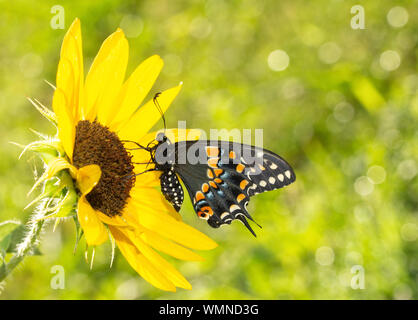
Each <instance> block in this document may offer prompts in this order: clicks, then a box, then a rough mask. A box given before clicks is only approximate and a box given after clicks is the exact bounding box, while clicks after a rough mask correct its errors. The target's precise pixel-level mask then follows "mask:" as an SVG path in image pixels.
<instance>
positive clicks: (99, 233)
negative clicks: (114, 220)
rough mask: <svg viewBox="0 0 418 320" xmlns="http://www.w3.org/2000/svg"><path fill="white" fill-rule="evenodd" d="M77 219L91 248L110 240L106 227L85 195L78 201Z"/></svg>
mask: <svg viewBox="0 0 418 320" xmlns="http://www.w3.org/2000/svg"><path fill="white" fill-rule="evenodd" d="M77 217H78V221H79V222H80V226H81V228H82V229H83V232H84V236H85V237H86V242H87V244H88V245H89V246H98V245H100V244H102V243H103V242H105V241H106V240H107V239H108V234H107V230H106V227H105V226H104V224H103V223H102V222H101V221H100V219H99V218H98V216H97V214H96V210H94V209H93V208H92V207H91V206H90V204H89V203H88V201H87V200H86V197H85V196H84V195H83V196H81V197H80V199H79V200H78V206H77Z"/></svg>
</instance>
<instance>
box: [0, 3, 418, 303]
mask: <svg viewBox="0 0 418 320" xmlns="http://www.w3.org/2000/svg"><path fill="white" fill-rule="evenodd" d="M359 3H360V4H362V5H363V6H364V9H365V23H366V29H364V30H354V29H352V28H351V27H350V20H351V18H352V16H353V15H352V14H351V13H350V9H351V7H352V6H353V5H356V4H359ZM57 4H59V5H61V6H62V7H63V8H64V9H65V29H64V30H61V29H57V30H56V29H53V28H51V27H50V20H51V18H52V17H53V14H51V12H50V11H51V7H52V6H54V5H57ZM395 6H402V7H403V8H404V9H405V10H406V11H407V13H408V15H409V19H408V21H407V23H406V24H405V25H403V26H400V27H396V24H397V23H398V24H403V22H405V18H404V17H403V16H402V14H398V15H396V12H401V13H402V11H399V10H398V11H396V10H395V11H392V14H389V18H388V12H389V11H390V9H391V8H393V7H395ZM75 17H79V18H80V19H81V22H82V32H83V47H84V48H83V49H84V56H85V64H86V67H85V69H86V70H88V66H89V65H90V63H91V61H92V59H93V57H94V55H95V54H96V52H97V50H98V48H99V47H100V45H101V42H102V41H103V40H104V39H105V38H106V37H107V35H109V34H110V33H112V32H113V31H114V30H115V29H116V28H117V27H119V26H121V27H122V28H123V29H124V30H125V32H126V34H127V36H128V40H129V43H130V62H129V66H128V73H130V72H131V71H132V70H133V69H134V68H135V66H136V65H137V64H138V63H139V62H140V61H142V60H143V59H145V58H146V57H148V56H150V55H152V54H155V53H157V54H160V55H161V56H162V57H163V59H164V60H165V67H164V69H163V71H162V74H161V75H160V77H159V79H158V81H157V83H156V85H155V87H154V88H153V91H152V93H151V94H153V93H155V92H158V91H161V90H164V89H167V88H169V87H172V86H174V85H176V84H177V83H178V82H179V81H183V82H184V87H183V90H182V92H181V94H180V95H179V97H178V98H177V99H176V100H175V102H174V104H173V106H172V107H171V109H170V110H169V111H168V112H167V115H166V117H167V121H168V126H169V127H175V126H176V125H177V120H186V121H187V125H188V127H193V128H202V129H205V130H209V129H210V128H219V129H221V128H226V129H233V128H251V129H256V128H262V129H263V130H264V146H265V147H266V148H268V149H271V150H273V151H275V152H277V153H278V154H280V155H282V156H283V157H285V158H286V159H287V160H288V161H289V162H290V163H291V164H292V165H293V167H294V168H295V171H296V175H297V181H296V183H294V184H293V185H291V186H289V187H287V188H285V189H282V190H279V191H274V192H269V193H265V194H262V195H259V196H257V197H255V198H253V199H252V200H251V203H250V206H249V211H250V212H251V213H252V214H253V216H254V218H255V219H256V220H257V222H258V223H260V224H261V225H262V226H263V228H262V229H261V230H260V229H257V227H255V230H256V232H257V234H258V237H257V238H254V237H252V236H251V235H250V234H249V233H248V231H247V230H245V228H244V227H243V226H242V225H240V224H239V223H233V224H232V225H231V226H230V227H226V228H221V229H219V230H212V229H211V228H209V227H208V226H207V224H206V223H205V222H204V221H202V220H200V219H197V218H196V216H195V213H194V212H193V210H192V207H191V205H190V202H189V201H188V200H187V201H186V204H185V206H184V208H183V209H182V211H181V214H182V216H183V217H184V220H185V221H186V222H188V223H189V224H191V225H192V226H194V227H196V228H197V229H199V230H201V231H203V232H205V233H206V234H208V235H210V236H211V237H212V238H213V239H215V240H216V241H217V242H218V243H219V247H218V248H217V249H215V250H213V251H210V252H202V255H203V256H204V257H205V259H206V260H205V261H204V262H187V263H184V262H181V261H174V260H170V261H173V263H174V265H175V266H176V267H177V268H178V269H179V270H180V271H181V272H182V273H183V274H184V275H185V276H186V277H187V278H188V279H189V280H190V282H191V284H192V285H193V290H192V291H186V290H182V289H179V290H178V291H177V292H176V293H166V292H162V291H159V290H158V289H155V288H153V287H152V286H151V285H149V284H148V283H147V282H145V281H144V280H143V279H142V278H140V277H139V276H137V274H136V273H135V272H134V271H133V270H132V269H131V268H130V267H129V265H128V264H127V262H126V261H125V260H124V258H123V257H122V256H121V254H120V253H119V252H117V253H116V258H115V262H114V265H113V267H112V268H111V269H109V263H110V254H111V248H110V245H109V244H106V245H104V246H101V247H100V248H99V249H98V250H97V251H96V259H95V264H94V267H93V270H90V269H89V266H88V265H87V264H86V263H85V261H84V257H83V255H84V247H83V245H81V246H80V247H79V248H78V250H77V252H76V253H75V254H73V247H74V242H75V228H74V224H73V223H72V222H71V221H69V222H67V223H64V224H61V226H59V227H58V228H57V230H56V231H55V232H52V225H49V226H48V227H47V229H46V231H45V233H44V235H43V240H42V244H41V250H42V252H43V255H42V256H36V257H28V258H26V259H25V261H24V263H23V264H22V265H21V266H19V267H18V268H17V269H16V270H15V271H14V272H13V274H12V275H11V276H10V277H9V278H8V279H7V281H6V283H4V284H3V285H2V287H3V292H2V294H1V295H0V299H416V298H418V247H417V241H418V240H417V239H418V160H417V159H418V132H417V123H418V122H417V121H418V95H417V88H418V76H417V73H416V71H417V53H418V51H417V41H418V24H417V21H418V2H417V1H413V0H411V1H378V0H373V1H372V0H369V1H341V0H340V1H338V0H334V1H324V0H318V1H302V0H292V1H288V0H286V1H276V0H265V1H256V0H245V1H222V0H210V1H197V0H196V1H170V0H165V1H138V2H135V1H95V2H93V1H61V2H59V3H57V1H55V0H54V1H42V2H40V1H21V0H15V1H13V2H10V1H5V0H3V1H0V43H1V44H2V45H1V50H0V110H1V117H0V145H1V147H0V221H1V220H6V219H12V218H13V219H20V220H22V221H25V220H26V219H27V218H28V216H29V214H30V211H27V210H26V211H25V210H23V208H24V207H25V206H26V204H27V203H28V202H29V201H30V198H28V197H27V196H26V194H27V192H28V191H29V189H30V187H31V185H32V184H33V174H32V170H33V167H34V165H36V164H37V162H36V161H34V159H32V158H31V157H30V156H29V155H27V156H25V157H23V158H22V159H21V160H19V161H18V160H17V158H18V155H19V152H20V150H19V148H17V147H16V146H14V145H12V144H10V143H9V142H10V141H16V142H20V143H23V144H27V143H29V142H30V141H33V140H34V139H35V138H36V137H35V136H34V134H33V133H32V132H31V131H30V130H29V128H33V129H36V130H38V131H41V132H45V133H48V134H54V129H53V128H52V127H51V126H50V125H49V123H48V122H47V121H46V120H44V119H43V118H42V117H41V116H40V114H38V112H37V111H36V110H35V109H34V108H33V107H32V106H31V105H30V104H29V102H28V101H27V100H26V97H35V98H38V99H39V100H40V101H41V102H43V103H44V104H45V105H48V106H50V105H51V98H52V93H53V92H52V89H51V88H50V87H49V86H48V85H47V84H46V83H45V82H44V79H46V80H48V81H50V82H52V83H54V82H55V72H56V67H57V62H58V56H59V50H60V46H61V41H62V38H63V36H64V34H65V31H66V29H67V28H68V26H69V25H70V24H71V22H72V20H73V19H74V18H75ZM394 25H395V26H394ZM275 50H283V51H285V52H286V53H287V54H288V56H289V59H290V60H289V61H290V62H289V65H288V67H287V68H286V69H285V70H283V71H275V70H273V69H274V67H275V66H277V65H276V63H278V62H280V61H277V60H275V58H274V57H275V54H273V55H270V53H271V52H273V51H275ZM388 50H393V51H395V52H396V53H394V52H392V51H388ZM269 56H270V60H269ZM398 58H399V59H398ZM269 61H270V64H269ZM399 61H400V64H399ZM398 64H399V66H398ZM271 67H273V69H272V68H271ZM392 69H393V70H392ZM161 125H162V124H161V123H158V126H157V128H160V127H161ZM54 265H61V266H63V267H64V270H65V281H66V282H65V289H64V290H54V289H52V288H51V286H50V281H51V279H52V277H53V276H54V274H52V273H51V268H52V267H53V266H54ZM353 266H361V268H363V270H364V275H365V288H364V289H355V287H354V288H353V287H352V286H351V281H352V279H353V276H354V275H355V274H353V273H352V271H353V270H352V268H353Z"/></svg>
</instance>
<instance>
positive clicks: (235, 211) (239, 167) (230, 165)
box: [174, 140, 296, 235]
mask: <svg viewBox="0 0 418 320" xmlns="http://www.w3.org/2000/svg"><path fill="white" fill-rule="evenodd" d="M175 155H176V159H175V163H174V170H175V172H176V173H177V174H178V175H179V176H180V178H181V180H182V181H183V182H184V184H185V186H186V188H187V191H188V193H189V196H190V198H191V200H192V202H193V206H194V209H195V211H196V213H197V215H198V216H199V217H200V218H202V219H205V220H207V221H208V224H209V225H210V226H212V227H214V228H218V227H219V226H221V225H223V224H230V223H231V222H232V221H233V220H239V221H241V222H242V223H243V224H244V225H245V226H246V227H247V228H248V229H249V230H250V231H251V233H253V234H254V235H255V233H254V231H253V230H252V228H251V227H250V225H249V224H248V221H247V219H250V220H252V221H254V220H253V219H252V217H251V215H250V214H249V213H248V211H247V209H246V207H247V205H248V202H249V200H250V197H251V196H253V195H255V194H257V193H261V192H264V191H270V190H274V189H278V188H282V187H284V186H286V185H288V184H290V183H292V182H293V181H295V178H296V176H295V173H294V172H293V169H292V168H291V167H290V165H289V164H288V163H287V162H286V161H285V160H284V159H282V158H281V157H280V156H278V155H276V154H275V153H273V152H271V151H268V150H265V149H262V148H258V147H255V146H250V145H245V144H239V143H233V142H226V141H214V140H198V141H184V142H178V143H176V144H175Z"/></svg>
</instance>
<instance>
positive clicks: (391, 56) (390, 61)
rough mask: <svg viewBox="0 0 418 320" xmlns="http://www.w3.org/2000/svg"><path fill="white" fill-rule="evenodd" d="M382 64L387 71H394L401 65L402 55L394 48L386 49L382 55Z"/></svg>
mask: <svg viewBox="0 0 418 320" xmlns="http://www.w3.org/2000/svg"><path fill="white" fill-rule="evenodd" d="M379 62H380V66H381V67H382V69H384V70H386V71H394V70H396V69H398V68H399V66H400V65H401V57H400V55H399V53H397V52H396V51H394V50H386V51H385V52H383V53H382V54H381V55H380V60H379Z"/></svg>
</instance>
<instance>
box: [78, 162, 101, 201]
mask: <svg viewBox="0 0 418 320" xmlns="http://www.w3.org/2000/svg"><path fill="white" fill-rule="evenodd" d="M101 175H102V171H101V170H100V167H99V166H98V165H95V164H91V165H88V166H84V167H82V168H80V169H78V171H77V177H76V180H77V186H78V188H79V189H80V191H81V193H82V194H83V195H86V194H88V193H89V192H90V191H91V190H92V189H93V188H94V186H95V185H96V184H97V183H98V182H99V180H100V177H101Z"/></svg>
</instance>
